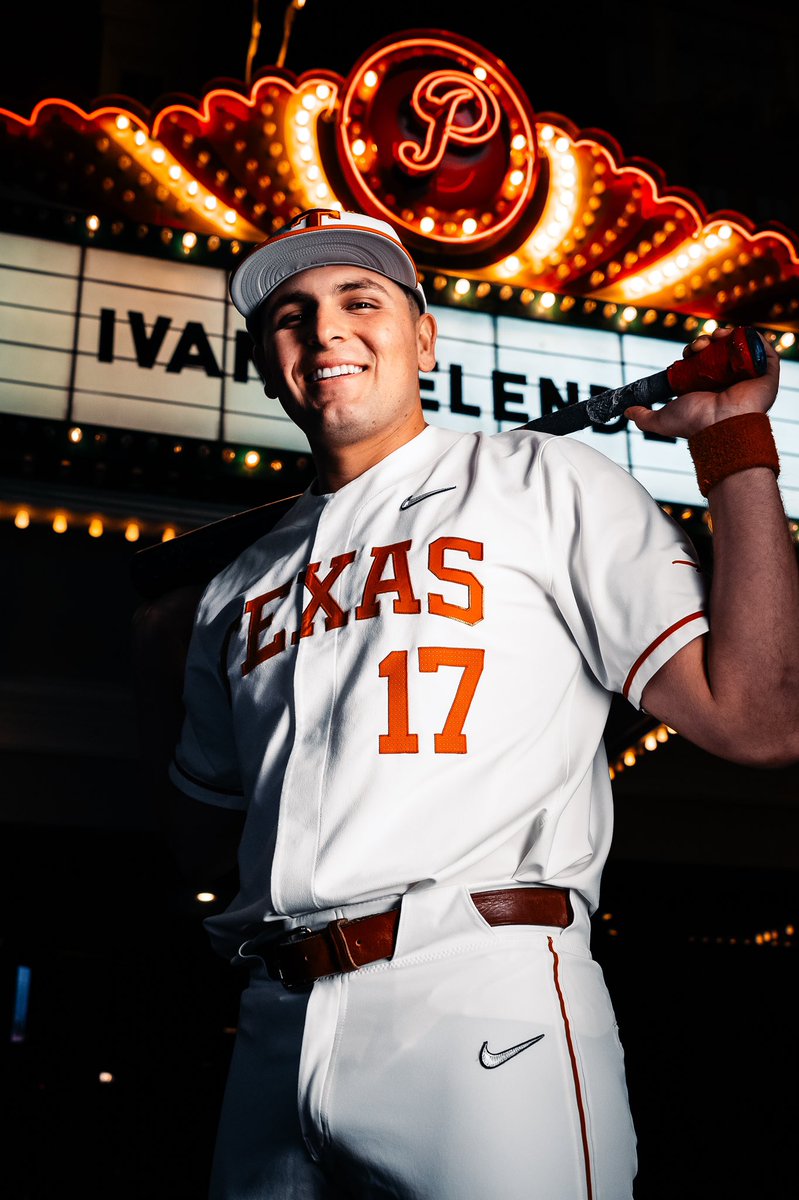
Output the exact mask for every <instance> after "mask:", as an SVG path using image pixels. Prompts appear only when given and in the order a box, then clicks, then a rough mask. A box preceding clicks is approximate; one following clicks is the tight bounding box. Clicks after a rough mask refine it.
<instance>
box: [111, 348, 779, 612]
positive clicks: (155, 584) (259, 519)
mask: <svg viewBox="0 0 799 1200" xmlns="http://www.w3.org/2000/svg"><path fill="white" fill-rule="evenodd" d="M765 370H766V351H765V348H764V346H763V343H762V341H761V340H760V337H759V335H758V334H757V332H756V331H755V330H754V329H751V328H748V327H744V326H739V327H738V328H736V329H734V330H733V332H732V333H731V334H730V335H729V337H726V338H718V339H716V340H715V341H712V342H711V343H710V345H709V346H707V348H706V349H704V350H701V351H700V352H699V353H698V354H693V355H691V356H690V357H689V358H683V359H679V360H678V361H677V362H675V363H672V365H671V366H670V367H668V368H667V369H666V370H665V371H658V372H657V374H655V375H648V376H646V377H645V378H643V379H637V380H636V381H635V382H634V383H628V384H626V385H625V386H624V387H620V388H612V389H610V390H608V391H606V392H601V393H600V394H599V395H598V396H593V397H592V398H591V399H590V400H584V401H582V402H581V403H579V404H570V405H567V406H566V407H565V408H560V409H558V410H557V411H556V412H553V413H550V414H548V415H547V416H545V417H539V418H538V419H537V420H535V421H528V422H527V424H526V425H521V426H519V428H520V429H536V430H540V431H541V432H543V433H555V434H566V433H573V432H575V431H576V430H578V429H585V428H586V426H588V425H590V424H591V423H592V422H598V423H600V424H605V423H607V422H608V421H612V420H614V418H616V417H618V416H620V415H621V414H622V413H623V412H624V411H625V409H628V408H630V407H632V405H634V404H645V405H646V406H647V408H650V407H651V406H652V405H653V404H658V403H660V402H661V401H665V400H670V399H672V398H673V397H674V396H682V395H685V393H686V392H691V391H699V390H702V391H713V392H720V391H722V389H723V388H725V387H730V386H731V385H732V384H734V383H739V382H740V381H741V380H744V379H754V378H756V377H757V376H759V375H762V374H763V373H764V372H765ZM297 499H298V496H288V497H286V498H285V499H283V500H274V501H272V502H271V503H269V504H262V505H260V506H259V507H258V508H249V509H246V510H245V511H244V512H240V513H233V514H232V515H231V516H229V517H223V518H222V520H220V521H213V522H211V524H209V525H201V526H200V527H199V528H197V529H191V530H189V531H188V532H187V533H183V534H181V535H180V537H176V538H173V539H172V541H169V542H161V543H159V544H158V545H155V546H148V547H146V548H145V549H144V550H140V551H139V552H138V553H137V554H136V555H134V558H133V564H132V578H133V586H134V587H135V588H136V590H137V591H138V592H139V593H140V594H141V595H142V596H143V597H144V598H145V599H147V600H152V599H155V598H157V597H158V596H161V595H163V594H164V593H165V592H168V591H172V590H173V589H174V588H178V587H183V586H186V585H188V584H200V583H203V584H205V583H209V582H210V580H211V579H213V577H214V575H216V574H218V573H219V572H220V571H221V570H223V569H224V567H226V566H227V565H228V563H231V562H232V561H233V559H234V558H237V557H238V555H239V554H241V552H242V551H243V550H246V549H247V547H248V546H250V545H252V543H253V542H255V541H257V540H258V538H260V537H263V535H264V534H265V533H268V532H269V530H270V529H272V527H273V526H274V525H275V524H276V523H277V522H278V521H279V520H280V518H281V517H282V516H284V515H285V513H287V512H288V511H289V509H290V508H291V506H292V505H293V504H294V502H295V501H296V500H297Z"/></svg>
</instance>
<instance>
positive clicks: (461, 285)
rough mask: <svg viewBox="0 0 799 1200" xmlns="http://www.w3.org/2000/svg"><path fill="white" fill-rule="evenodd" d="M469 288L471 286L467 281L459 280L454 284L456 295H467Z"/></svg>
mask: <svg viewBox="0 0 799 1200" xmlns="http://www.w3.org/2000/svg"><path fill="white" fill-rule="evenodd" d="M471 286H472V285H471V284H470V283H469V280H468V279H459V280H458V281H457V283H456V284H455V292H456V295H458V296H465V295H466V294H467V293H468V291H469V289H470V288H471Z"/></svg>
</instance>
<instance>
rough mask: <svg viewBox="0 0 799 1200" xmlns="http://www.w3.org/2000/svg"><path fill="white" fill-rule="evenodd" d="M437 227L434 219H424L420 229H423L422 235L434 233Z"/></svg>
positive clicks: (420, 223)
mask: <svg viewBox="0 0 799 1200" xmlns="http://www.w3.org/2000/svg"><path fill="white" fill-rule="evenodd" d="M435 227H436V223H435V221H434V220H433V218H432V217H422V219H421V221H420V222H419V228H420V229H421V231H422V233H432V232H433V230H434V229H435Z"/></svg>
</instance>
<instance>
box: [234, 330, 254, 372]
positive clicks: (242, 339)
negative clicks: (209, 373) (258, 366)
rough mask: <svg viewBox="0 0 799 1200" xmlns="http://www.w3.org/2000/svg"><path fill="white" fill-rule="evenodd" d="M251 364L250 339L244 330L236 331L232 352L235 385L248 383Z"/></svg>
mask: <svg viewBox="0 0 799 1200" xmlns="http://www.w3.org/2000/svg"><path fill="white" fill-rule="evenodd" d="M251 362H252V338H251V337H250V335H249V333H248V332H247V330H246V329H237V330H236V342H235V349H234V351H233V379H234V381H235V382H236V383H249V382H250V363H251Z"/></svg>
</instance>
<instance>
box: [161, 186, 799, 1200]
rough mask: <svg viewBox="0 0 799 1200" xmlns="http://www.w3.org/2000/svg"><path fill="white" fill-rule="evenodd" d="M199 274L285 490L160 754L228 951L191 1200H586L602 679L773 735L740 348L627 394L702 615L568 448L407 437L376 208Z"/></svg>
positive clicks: (602, 1023)
mask: <svg viewBox="0 0 799 1200" xmlns="http://www.w3.org/2000/svg"><path fill="white" fill-rule="evenodd" d="M231 295H232V299H233V302H234V303H235V305H236V307H237V308H238V310H239V311H240V312H241V313H242V314H243V315H244V316H245V318H246V319H247V323H248V328H249V330H250V333H251V335H252V337H253V341H254V358H255V362H256V364H257V366H258V368H259V371H260V372H261V375H262V377H263V379H264V384H265V390H266V391H267V394H269V395H273V396H274V395H276V396H278V397H279V399H280V402H281V404H282V405H283V407H284V409H285V410H286V412H287V413H288V415H289V416H290V417H291V419H292V420H293V421H295V422H296V424H297V425H298V426H299V427H300V428H301V429H302V430H303V431H304V433H305V434H306V436H307V438H308V441H309V444H310V447H311V450H312V453H313V456H314V461H315V466H316V471H317V478H316V481H315V483H314V484H313V485H312V486H311V487H310V488H309V489H308V490H307V491H306V492H305V493H304V494H303V495H302V496H301V497H300V498H299V499H298V500H297V502H296V504H295V505H294V506H293V507H292V508H291V509H290V511H289V512H288V514H287V515H286V516H284V517H283V519H282V520H280V521H279V522H278V524H277V525H276V526H275V527H274V528H273V529H272V530H271V531H270V532H269V533H268V534H266V535H265V536H263V537H262V538H260V540H258V541H257V542H255V543H254V544H253V545H252V546H250V547H249V549H247V550H246V551H245V552H244V553H243V554H241V555H240V556H239V557H238V558H236V559H235V561H233V562H232V563H231V564H230V565H229V566H228V567H227V568H226V569H225V570H223V571H222V572H221V574H219V575H217V576H216V577H215V578H214V579H213V580H212V581H211V583H210V584H209V585H208V587H207V588H206V589H205V591H204V593H203V595H202V599H201V601H200V603H199V607H198V609H197V613H196V619H195V622H194V631H193V635H192V639H191V646H190V649H189V653H188V661H187V665H186V672H185V686H184V704H185V720H184V721H183V726H182V733H181V736H180V740H179V744H178V745H177V748H176V750H175V754H174V760H173V762H172V765H171V767H170V772H169V773H170V778H171V781H172V784H173V785H174V786H175V788H176V789H177V792H176V793H173V801H174V805H175V812H176V813H177V816H176V818H175V819H176V820H177V821H182V822H186V821H188V822H189V824H190V825H191V829H190V831H189V835H188V836H189V843H190V850H189V851H188V853H187V859H186V861H188V859H190V858H192V856H193V859H192V860H193V861H195V862H197V863H199V862H201V861H202V862H203V863H204V865H206V866H209V867H210V866H211V865H212V863H213V865H214V866H218V865H221V861H222V859H223V858H224V853H223V852H222V851H223V850H224V847H225V846H227V845H229V844H231V842H234V841H237V842H239V846H238V870H239V879H240V890H239V892H238V895H237V896H236V898H235V899H234V900H233V901H232V903H231V904H230V905H229V907H228V908H227V910H226V911H225V912H224V913H222V914H221V915H219V916H214V917H212V918H210V919H209V920H208V921H207V923H206V924H207V927H208V930H209V933H210V936H211V939H212V943H213V945H214V946H215V948H216V949H217V950H219V951H220V953H222V954H224V955H226V956H228V957H229V958H230V959H231V960H232V961H234V962H236V963H240V964H241V963H243V964H247V965H248V966H249V967H250V976H249V979H250V982H249V984H248V986H247V987H246V988H245V989H244V992H243V995H242V1001H241V1014H240V1020H239V1026H238V1033H237V1038H236V1043H235V1049H234V1053H233V1058H232V1062H231V1067H230V1074H229V1079H228V1084H227V1089H226V1094H225V1100H224V1104H223V1111H222V1116H221V1122H220V1127H219V1135H218V1140H217V1146H216V1153H215V1160H214V1168H213V1179H212V1184H211V1195H212V1196H213V1197H214V1198H215V1200H219V1198H225V1200H244V1198H245V1197H247V1198H248V1200H252V1198H256V1197H258V1198H262V1197H263V1198H266V1197H269V1198H270V1200H271V1198H275V1197H278V1198H280V1197H289V1196H291V1197H294V1196H297V1197H303V1198H306V1197H311V1198H315V1197H319V1198H322V1197H326V1198H331V1197H338V1196H355V1197H369V1198H373V1197H402V1198H405V1200H411V1198H413V1200H489V1198H493V1197H502V1198H503V1200H516V1198H519V1200H521V1198H522V1197H524V1200H585V1198H588V1200H594V1198H597V1200H623V1198H626V1197H629V1196H631V1194H632V1180H633V1177H634V1174H635V1168H636V1156H635V1135H634V1131H633V1127H632V1122H631V1119H630V1114H629V1109H628V1103H627V1094H626V1089H625V1082H624V1069H623V1055H622V1050H621V1045H620V1042H619V1037H618V1033H617V1029H616V1023H615V1019H614V1014H613V1009H612V1006H611V1003H610V1000H609V998H608V995H607V992H606V989H605V985H604V982H603V979H602V974H601V971H600V969H599V967H598V965H597V964H596V963H595V962H594V961H593V960H592V957H591V953H590V947H589V919H590V915H591V913H592V912H593V911H594V909H595V908H596V906H597V903H598V896H599V885H600V875H601V871H602V868H603V864H604V862H605V859H606V856H607V853H608V848H609V845H610V840H611V832H612V809H611V791H610V783H609V778H608V769H607V761H606V758H605V755H604V751H603V743H602V734H603V730H604V726H605V722H606V718H607V715H608V709H609V703H610V697H611V694H612V693H613V692H621V693H622V694H623V695H625V696H626V697H627V698H628V699H629V700H630V701H631V702H632V703H633V704H634V705H636V706H642V707H643V706H645V707H646V709H647V711H648V712H650V713H652V714H653V715H655V716H656V717H657V718H659V719H660V720H664V721H666V722H668V724H670V725H671V726H672V727H674V728H676V729H678V730H679V731H680V732H681V733H683V734H685V735H687V736H688V737H691V738H692V739H693V740H695V741H696V742H697V743H698V744H700V745H702V746H704V747H706V748H707V749H709V750H711V751H712V752H714V753H717V754H722V755H724V756H726V757H729V758H734V759H736V760H738V761H745V762H762V763H777V762H780V761H794V760H795V758H796V757H799V748H797V744H796V742H797V733H796V730H797V728H799V721H797V719H796V716H797V713H796V709H797V689H796V685H795V680H796V676H797V670H799V666H798V664H799V643H798V638H797V630H799V620H797V617H799V599H798V594H799V587H798V586H797V578H796V565H795V560H794V556H793V549H792V546H791V543H790V540H789V537H788V532H787V525H786V521H785V514H784V510H783V508H782V503H781V500H780V496H779V492H778V489H777V485H776V481H775V474H776V471H777V469H778V464H777V462H776V454H775V453H774V452H773V450H772V449H771V447H773V440H772V442H771V443H768V437H770V434H768V432H767V430H766V429H765V428H764V426H763V422H765V424H766V426H768V418H767V417H766V416H765V413H766V411H767V409H768V408H769V407H770V405H771V404H772V403H773V400H774V397H775V394H776V382H777V360H776V355H775V354H774V352H773V351H772V350H771V348H770V347H769V348H767V352H768V356H769V372H768V374H767V376H765V377H764V378H762V379H757V380H752V381H748V382H745V383H740V384H736V385H735V386H734V387H732V388H730V389H728V390H727V391H726V392H724V393H721V394H718V395H716V394H711V393H701V394H700V393H694V394H692V395H688V396H684V397H681V398H680V399H678V400H674V401H672V403H671V404H670V405H668V406H666V407H664V408H663V409H661V410H660V411H659V412H650V411H648V410H646V409H633V410H630V411H629V412H628V415H629V416H631V417H632V418H633V419H634V420H635V421H636V423H637V424H638V425H639V427H641V428H646V429H652V430H654V431H658V432H662V433H666V434H671V435H675V434H676V435H679V436H688V437H690V438H691V439H692V440H691V447H692V452H693V453H694V457H695V460H696V462H697V469H698V471H699V472H700V482H701V481H702V480H704V481H705V483H704V486H706V487H707V489H708V494H709V496H710V503H711V506H712V511H713V519H714V525H715V536H716V564H715V572H714V583H713V590H712V595H711V600H712V611H713V622H712V626H711V625H710V624H709V620H708V615H707V614H708V598H707V597H706V595H705V591H704V586H703V581H702V579H701V576H700V572H699V571H698V569H696V568H697V562H696V555H695V551H694V549H693V547H692V546H691V544H690V542H689V541H688V540H687V539H686V538H685V536H684V534H683V533H682V531H681V530H680V528H679V527H678V526H677V525H676V524H675V523H674V522H672V521H671V519H670V518H668V517H667V516H666V515H665V514H664V513H663V512H662V511H661V509H660V508H659V506H658V505H657V504H655V503H654V501H653V500H652V499H651V498H650V496H649V495H648V494H647V493H646V492H645V490H644V489H643V488H642V487H641V486H640V485H639V484H638V483H637V482H636V481H635V480H634V479H632V478H631V477H630V476H629V475H627V474H626V473H625V472H624V471H622V470H621V469H619V468H618V467H617V466H615V465H614V464H613V463H611V462H610V461H608V460H607V459H606V458H605V457H604V456H603V455H602V454H600V453H598V452H597V451H595V450H593V449H591V448H590V447H588V446H586V445H584V444H582V443H580V442H575V441H571V440H569V439H568V438H558V437H552V436H549V435H544V434H536V433H533V432H530V431H528V430H513V431H510V432H507V433H503V434H500V435H497V436H494V437H489V436H486V435H484V434H462V433H454V432H450V431H445V430H443V429H439V428H432V427H429V426H427V425H426V424H425V421H424V417H423V414H422V408H421V403H420V394H419V371H420V370H422V371H429V370H431V369H432V368H433V367H434V365H435V337H436V325H435V320H434V318H433V316H432V315H431V314H430V313H429V312H428V311H427V306H426V302H425V297H424V293H423V291H422V288H421V287H420V286H419V284H418V282H417V274H416V270H415V267H414V264H413V262H412V260H411V258H410V256H409V254H408V252H407V251H406V250H405V248H404V247H403V246H402V244H401V243H400V240H399V238H398V236H397V234H396V232H395V231H394V229H393V228H392V227H391V226H389V225H388V224H386V223H385V222H382V221H379V220H375V219H373V218H371V217H368V216H365V215H363V214H358V213H347V212H344V213H338V212H333V211H325V210H314V211H312V212H310V213H306V214H303V215H302V216H301V217H300V218H298V219H297V220H296V221H294V222H292V223H291V225H290V226H289V227H288V228H287V229H285V230H284V231H282V232H281V233H279V234H277V235H276V236H274V237H272V238H270V239H269V240H268V241H267V242H266V243H265V244H264V245H262V246H260V247H259V248H257V249H256V250H255V251H254V252H253V253H252V254H251V255H250V256H249V257H248V258H247V259H246V260H245V261H244V262H243V263H242V264H241V265H240V267H239V268H238V269H237V271H236V272H235V274H234V276H233V278H232V281H231ZM719 336H721V335H719ZM705 344H706V343H705V341H704V340H701V339H700V341H699V342H697V343H695V345H694V347H693V350H696V349H701V348H702V347H703V346H704V345H705ZM693 350H692V349H691V348H689V349H687V351H686V352H687V353H691V352H693ZM732 426H735V429H733V428H732ZM744 427H745V428H744ZM719 429H721V430H722V432H723V435H724V436H723V437H722V438H721V440H719V439H718V437H717V431H718V430H719ZM714 430H715V431H716V432H714ZM764 439H765V440H764ZM703 441H704V443H707V444H703ZM708 445H709V447H710V448H709V449H708ZM756 721H757V722H759V724H758V725H757V727H756V728H754V727H753V722H756ZM197 802H199V803H197ZM192 839H193V841H192ZM189 843H187V844H189ZM207 847H210V848H211V856H210V857H208V856H206V857H202V856H203V855H204V854H206V848H207ZM214 855H215V856H216V860H218V861H214Z"/></svg>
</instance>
